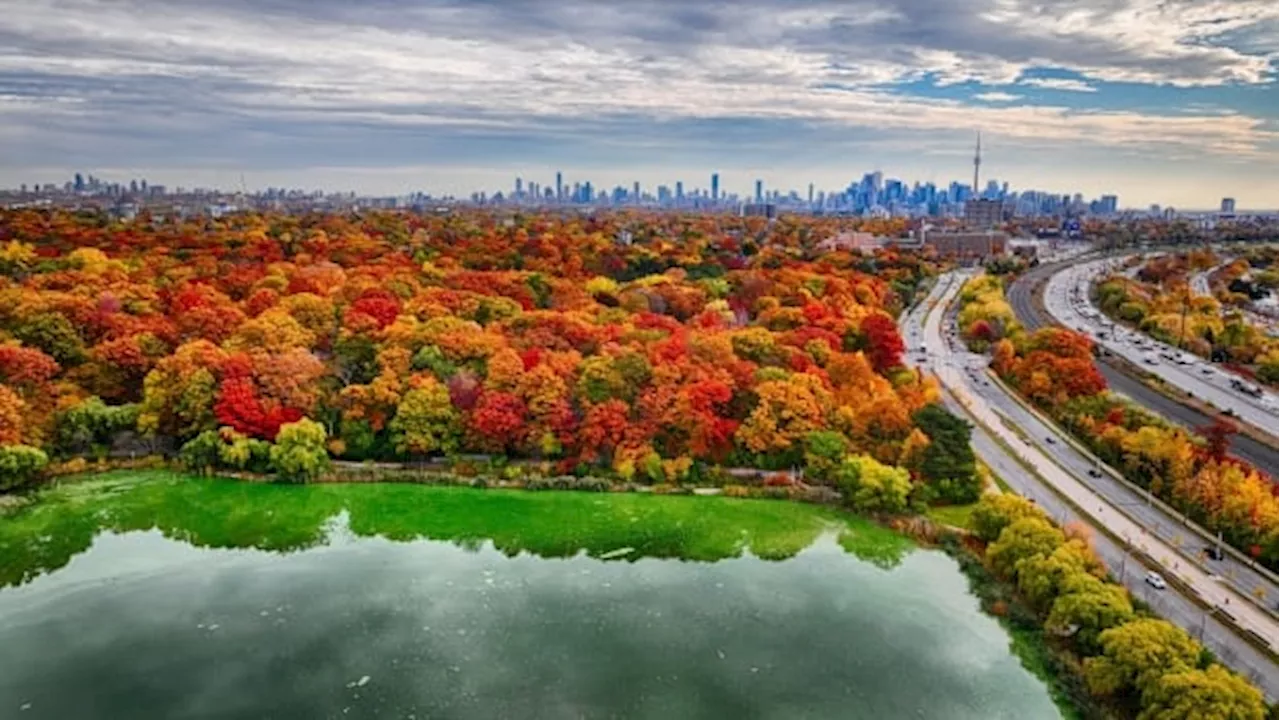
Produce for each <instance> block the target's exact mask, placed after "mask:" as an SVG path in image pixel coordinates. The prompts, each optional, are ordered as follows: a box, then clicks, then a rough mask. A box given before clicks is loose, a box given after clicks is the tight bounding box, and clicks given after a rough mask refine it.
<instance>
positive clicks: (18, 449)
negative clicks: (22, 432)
mask: <svg viewBox="0 0 1280 720" xmlns="http://www.w3.org/2000/svg"><path fill="white" fill-rule="evenodd" d="M48 464H49V456H48V455H46V454H45V453H44V451H43V450H41V449H40V448H34V447H31V446H30V445H5V446H2V447H0V490H11V489H13V488H16V487H18V486H19V485H23V484H26V483H27V482H29V481H30V480H31V479H32V478H34V477H35V476H36V475H37V474H38V473H39V472H40V471H41V470H44V468H45V466H46V465H48Z"/></svg>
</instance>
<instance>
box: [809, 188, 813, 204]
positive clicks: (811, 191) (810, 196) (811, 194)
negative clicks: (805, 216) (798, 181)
mask: <svg viewBox="0 0 1280 720" xmlns="http://www.w3.org/2000/svg"><path fill="white" fill-rule="evenodd" d="M809 204H810V205H812V204H813V183H809Z"/></svg>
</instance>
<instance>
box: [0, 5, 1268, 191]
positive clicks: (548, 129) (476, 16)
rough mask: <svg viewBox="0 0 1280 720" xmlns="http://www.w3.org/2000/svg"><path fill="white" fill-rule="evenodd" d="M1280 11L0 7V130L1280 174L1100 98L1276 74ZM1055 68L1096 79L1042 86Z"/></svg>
mask: <svg viewBox="0 0 1280 720" xmlns="http://www.w3.org/2000/svg"><path fill="white" fill-rule="evenodd" d="M1275 16H1276V7H1275V5H1274V4H1273V3H1267V2H1262V1H1261V0H1230V1H1228V0H1195V1H1192V0H1071V1H1069V2H1055V3H1048V4H1046V3H1042V2H1033V1H1032V0H986V2H985V4H982V5H979V6H975V5H974V4H973V3H972V2H969V0H948V1H947V2H943V3H942V4H941V5H940V4H939V2H938V0H892V1H890V2H880V1H874V2H873V1H872V0H851V1H848V2H836V1H835V0H819V1H816V2H798V1H795V0H740V1H739V2H734V3H728V2H722V1H720V0H707V1H706V2H699V3H694V4H690V3H687V2H677V1H676V0H650V1H649V2H645V3H633V2H629V3H623V2H620V3H613V4H607V3H599V2H588V1H587V0H519V1H517V0H505V1H504V0H422V1H419V2H409V1H407V0H406V1H403V2H397V1H394V0H367V1H366V2H361V3H350V2H345V1H339V0H253V1H250V0H224V1H223V2H219V3H207V2H194V1H193V0H177V1H170V2H159V1H157V0H136V1H135V2H131V3H127V4H124V3H116V2H106V1H104V0H65V1H64V2H61V3H59V4H58V5H57V6H51V5H46V4H43V3H25V4H16V5H13V6H12V7H7V8H6V10H5V12H4V13H3V14H0V142H2V143H3V144H4V146H5V147H6V165H9V166H11V167H18V168H20V167H37V166H49V165H56V164H60V163H61V164H66V163H72V162H76V163H78V162H84V161H85V159H86V158H88V159H97V160H100V161H102V162H104V163H109V164H111V163H113V164H116V165H117V166H119V165H124V164H126V162H127V161H128V158H134V159H137V160H139V161H142V162H147V163H151V164H156V163H165V164H171V165H173V166H177V167H192V166H195V165H199V164H201V163H209V164H213V165H218V164H226V163H238V164H242V165H243V164H250V163H266V162H271V163H276V166H277V167H280V166H283V165H289V166H296V165H300V164H303V163H307V162H310V163H313V164H326V163H328V164H343V163H347V162H351V161H353V160H359V161H360V162H362V163H366V162H367V163H373V160H371V159H370V158H374V159H377V161H378V162H385V163H393V162H395V161H396V160H397V158H399V160H400V161H404V160H405V159H406V158H405V155H406V153H410V154H413V157H411V158H407V159H408V160H410V161H411V162H413V163H418V162H424V161H432V160H435V159H437V158H439V159H441V162H445V163H464V162H465V161H466V157H465V156H466V154H467V153H489V154H491V155H497V154H500V153H510V154H511V155H512V156H513V157H515V156H526V157H528V156H531V154H533V153H535V152H550V151H552V150H554V151H558V152H571V151H572V150H573V149H574V148H588V147H589V148H591V149H592V150H599V151H602V152H607V156H608V157H610V158H612V159H615V160H618V161H625V160H627V159H629V158H634V157H637V156H639V157H643V156H644V155H645V154H646V153H650V154H651V153H655V152H659V153H661V152H665V153H670V154H671V155H673V156H685V155H689V156H694V155H696V156H704V155H707V154H709V151H708V148H719V149H720V150H721V152H734V151H736V149H737V148H740V147H746V146H745V145H735V146H733V147H732V148H729V146H727V145H725V142H726V140H725V138H727V137H733V138H735V142H738V140H736V138H739V137H740V138H741V142H742V143H750V145H749V147H751V148H753V149H755V148H760V149H772V148H779V150H778V152H783V150H784V149H785V148H787V147H790V148H791V150H792V152H795V148H796V144H797V138H804V139H805V140H807V141H813V142H817V141H819V140H820V141H822V142H831V143H839V142H846V141H847V140H846V139H847V138H848V137H849V136H850V131H854V132H856V134H857V135H858V136H859V137H865V138H875V142H876V143H880V144H881V145H880V146H881V147H888V145H887V143H890V142H898V143H903V144H904V146H913V147H914V149H917V150H919V151H920V152H922V153H928V152H932V151H935V150H937V149H938V148H939V147H940V146H941V145H942V144H943V143H948V142H951V141H952V139H953V138H952V137H951V135H952V134H955V133H957V132H969V130H970V129H972V128H974V127H978V126H981V127H982V128H983V132H984V134H989V135H990V136H991V137H992V140H993V141H995V140H996V139H998V138H1001V139H1003V141H1004V142H1006V143H1010V144H1012V143H1023V144H1026V145H1027V146H1028V147H1039V148H1054V147H1058V148H1062V147H1075V146H1080V145H1087V146H1090V147H1095V148H1097V147H1106V148H1123V149H1124V150H1125V151H1126V152H1144V151H1145V152H1152V153H1161V154H1165V155H1168V156H1171V157H1172V156H1176V155H1179V154H1186V153H1197V154H1205V153H1208V154H1212V155H1215V156H1219V157H1223V158H1231V159H1234V160H1240V161H1245V162H1264V161H1268V159H1269V162H1271V163H1272V165H1274V158H1275V143H1276V132H1275V130H1274V126H1268V125H1266V124H1265V123H1262V122H1259V121H1258V120H1257V119H1256V118H1253V117H1250V116H1249V115H1247V114H1244V113H1242V112H1236V111H1231V110H1228V111H1227V112H1225V113H1224V112H1222V111H1214V112H1194V111H1193V112H1182V113H1176V114H1174V113H1169V114H1163V115H1162V114H1155V113H1153V112H1151V111H1150V110H1147V109H1140V108H1137V107H1133V108H1127V106H1125V105H1124V104H1123V103H1120V104H1119V105H1116V104H1111V105H1106V106H1102V105H1095V106H1090V105H1088V104H1084V103H1086V102H1087V101H1088V100H1089V99H1090V98H1089V95H1090V94H1087V93H1086V92H1084V91H1086V90H1092V89H1097V88H1099V87H1103V88H1105V85H1106V83H1108V82H1114V81H1125V82H1136V83H1146V84H1150V85H1153V86H1158V87H1168V88H1172V87H1183V86H1186V87H1189V86H1201V87H1215V86H1233V85H1237V84H1251V85H1257V86H1259V87H1266V88H1271V89H1274V87H1275V83H1276V80H1275V71H1274V59H1273V57H1272V58H1269V57H1268V56H1266V55H1259V54H1257V53H1255V52H1244V51H1243V50H1241V49H1238V48H1246V49H1250V48H1255V47H1256V43H1257V41H1258V37H1259V35H1258V31H1257V28H1259V27H1263V28H1265V27H1273V26H1274V19H1275ZM1223 37H1231V38H1233V41H1232V42H1231V43H1224V44H1216V43H1217V40H1216V39H1219V38H1223ZM1245 40H1248V42H1245ZM1228 45H1231V46H1230V47H1229V46H1228ZM1272 47H1273V48H1274V45H1273V46H1272ZM1046 69H1049V70H1057V71H1067V72H1071V73H1074V74H1075V75H1076V76H1078V77H1080V78H1083V79H1080V80H1075V79H1073V80H1066V79H1061V78H1044V77H1027V73H1028V72H1031V73H1036V72H1041V71H1044V70H1046ZM908 83H925V84H932V85H936V86H948V85H950V86H955V85H961V84H976V85H978V86H984V85H985V86H999V87H1009V86H1014V87H1016V86H1017V85H1023V86H1030V87H1040V88H1049V89H1058V90H1077V91H1082V92H1080V93H1079V95H1080V97H1079V98H1078V100H1079V101H1078V102H1077V101H1076V100H1077V99H1075V98H1073V100H1072V102H1070V103H1068V102H1065V101H1064V102H1062V103H1058V104H1042V105H1035V104H1027V102H1026V100H1025V99H1023V98H1021V97H1019V96H1017V95H1015V94H1013V93H1011V92H1007V91H1005V90H999V89H994V88H993V89H990V90H986V91H982V92H977V93H974V94H973V95H972V98H973V99H976V100H979V101H982V102H986V103H990V104H991V105H990V106H974V105H973V104H972V103H971V102H966V101H961V100H959V99H948V100H939V99H937V98H936V97H926V96H923V95H921V94H915V93H912V92H911V91H909V90H907V89H905V88H906V84H908ZM965 87H966V88H967V87H968V85H965ZM981 89H982V88H981V87H979V90H981ZM1098 94H1099V93H1092V95H1098ZM1013 100H1023V102H1021V103H1019V104H1017V105H1011V104H1009V103H1011V102H1012V101H1013ZM726 148H729V149H728V150H726ZM828 161H829V159H828Z"/></svg>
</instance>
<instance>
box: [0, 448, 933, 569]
mask: <svg viewBox="0 0 1280 720" xmlns="http://www.w3.org/2000/svg"><path fill="white" fill-rule="evenodd" d="M343 513H345V517H346V522H347V524H348V526H349V528H350V530H351V532H353V533H355V534H356V535H357V536H362V537H373V536H378V537H385V538H388V539H391V540H402V541H407V540H416V539H430V540H440V541H447V542H453V543H457V544H459V545H465V546H473V545H476V544H479V543H482V542H484V541H486V540H488V541H491V542H492V543H493V544H494V546H495V547H497V548H498V549H499V550H502V551H503V552H507V553H511V554H516V553H519V552H529V553H532V554H535V555H538V556H540V557H567V556H572V555H574V554H577V553H578V552H586V553H587V554H588V555H591V556H596V557H598V556H601V555H605V554H608V553H611V552H614V551H617V550H618V549H620V548H631V551H630V552H629V553H627V554H626V555H625V557H627V558H628V559H634V558H639V557H670V558H680V559H685V560H701V561H713V560H720V559H725V558H731V557H738V556H740V555H742V554H743V553H744V552H750V553H751V554H753V555H755V556H757V557H761V558H766V559H782V558H787V557H791V556H793V555H795V554H796V553H798V552H800V551H801V550H803V549H804V548H806V547H808V546H809V545H810V544H812V543H813V542H814V540H815V539H817V537H818V536H819V535H820V534H821V533H823V532H837V533H839V535H840V540H841V544H842V545H843V546H844V547H845V548H846V549H847V550H849V551H850V552H852V553H853V554H855V555H858V556H859V557H865V558H866V559H869V560H872V561H874V562H877V563H880V564H883V563H886V562H889V563H892V562H896V561H897V560H898V559H900V558H901V557H902V555H904V554H905V553H907V552H909V551H910V549H911V547H912V544H911V542H910V541H909V540H908V539H907V538H905V537H903V536H902V535H900V534H898V533H895V532H893V531H891V530H888V529H886V528H883V527H881V526H879V525H876V524H875V523H873V522H871V521H869V520H866V519H864V518H860V517H857V516H854V515H851V514H848V513H844V512H841V511H839V510H837V509H834V508H830V507H824V506H817V505H810V504H803V503H789V502H768V501H763V500H751V499H738V498H729V497H688V496H665V495H651V494H639V493H635V494H620V493H610V494H601V493H586V492H556V493H539V492H524V491H518V490H497V489H494V490H486V491H483V492H481V491H476V490H472V489H469V488H456V487H436V486H421V485H407V484H381V483H361V484H349V485H343V484H318V485H301V486H298V485H276V484H269V483H257V482H240V481H236V480H226V479H217V478H205V477H199V476H191V475H184V474H180V473H174V472H169V471H162V470H149V471H140V472H129V471H125V472H113V473H106V474H102V475H94V476H81V477H77V478H70V479H67V480H64V481H62V482H61V483H59V485H57V486H53V487H49V488H46V489H44V490H41V491H39V493H38V494H37V495H36V496H35V498H34V499H33V501H32V502H30V503H28V504H27V505H26V506H25V507H22V508H19V509H16V510H12V511H9V512H7V513H6V515H5V516H4V521H3V522H0V585H12V584H19V583H21V582H23V581H25V580H27V579H30V578H31V577H34V576H35V575H39V574H41V573H44V572H48V571H50V570H53V569H56V568H58V567H61V566H62V565H64V564H66V562H67V561H68V560H69V559H70V558H71V557H73V556H74V555H75V554H77V553H79V552H81V551H83V550H84V549H86V548H87V547H88V546H89V544H90V542H91V541H92V539H93V537H94V536H95V535H96V534H97V533H98V532H100V531H103V530H111V531H116V532H127V531H132V530H146V529H151V528H157V529H159V530H160V531H161V532H162V533H164V534H165V535H166V536H167V537H172V538H175V539H180V540H182V541H184V542H188V543H191V544H193V545H196V546H200V547H217V548H254V549H259V550H267V551H276V552H289V551H295V550H302V549H305V548H308V547H312V546H316V545H320V544H323V543H325V542H326V538H327V536H328V530H329V528H330V523H331V522H332V521H333V520H334V519H335V518H337V517H338V516H339V515H341V514H343Z"/></svg>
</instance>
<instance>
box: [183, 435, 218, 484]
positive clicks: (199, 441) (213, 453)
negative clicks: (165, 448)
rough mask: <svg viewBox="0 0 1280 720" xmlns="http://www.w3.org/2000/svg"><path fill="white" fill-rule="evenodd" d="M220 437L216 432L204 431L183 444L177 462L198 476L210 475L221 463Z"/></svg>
mask: <svg viewBox="0 0 1280 720" xmlns="http://www.w3.org/2000/svg"><path fill="white" fill-rule="evenodd" d="M221 452H222V437H221V436H220V435H219V434H218V431H217V430H205V431H204V432H202V433H200V434H199V435H196V436H195V437H193V438H191V439H190V440H188V441H186V442H185V443H183V445H182V448H181V449H179V450H178V462H180V463H182V466H183V467H185V468H186V469H188V470H190V471H191V472H194V473H198V474H200V475H207V474H209V473H212V472H213V471H214V469H216V468H217V467H218V466H219V464H220V463H221V457H220V455H221Z"/></svg>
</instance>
